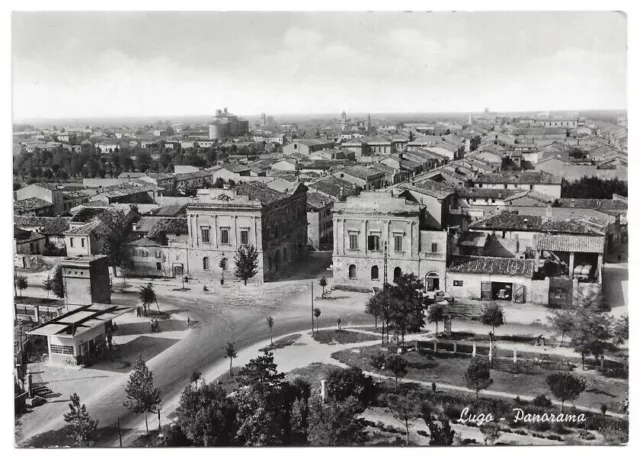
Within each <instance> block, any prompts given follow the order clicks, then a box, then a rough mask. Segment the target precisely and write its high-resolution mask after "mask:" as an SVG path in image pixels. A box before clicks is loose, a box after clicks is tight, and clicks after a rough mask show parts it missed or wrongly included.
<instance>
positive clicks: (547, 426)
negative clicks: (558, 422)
mask: <svg viewBox="0 0 640 456" xmlns="http://www.w3.org/2000/svg"><path fill="white" fill-rule="evenodd" d="M531 424H532V426H531V427H532V428H533V429H534V430H536V431H541V432H545V431H549V430H551V423H549V422H548V421H540V422H539V423H531Z"/></svg>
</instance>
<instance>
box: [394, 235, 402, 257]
mask: <svg viewBox="0 0 640 456" xmlns="http://www.w3.org/2000/svg"><path fill="white" fill-rule="evenodd" d="M393 251H394V252H396V253H399V252H402V235H401V234H394V235H393Z"/></svg>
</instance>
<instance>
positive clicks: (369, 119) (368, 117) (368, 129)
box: [367, 114, 371, 133]
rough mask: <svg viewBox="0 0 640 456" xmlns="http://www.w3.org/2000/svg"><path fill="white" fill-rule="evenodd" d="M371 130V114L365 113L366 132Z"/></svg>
mask: <svg viewBox="0 0 640 456" xmlns="http://www.w3.org/2000/svg"><path fill="white" fill-rule="evenodd" d="M370 132H371V114H369V115H367V133H370Z"/></svg>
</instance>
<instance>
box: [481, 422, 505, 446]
mask: <svg viewBox="0 0 640 456" xmlns="http://www.w3.org/2000/svg"><path fill="white" fill-rule="evenodd" d="M480 432H482V436H483V437H484V444H485V445H487V444H488V443H490V444H491V445H493V444H494V442H495V441H496V440H498V438H499V437H500V426H499V425H498V423H493V422H488V423H484V424H483V425H482V426H480Z"/></svg>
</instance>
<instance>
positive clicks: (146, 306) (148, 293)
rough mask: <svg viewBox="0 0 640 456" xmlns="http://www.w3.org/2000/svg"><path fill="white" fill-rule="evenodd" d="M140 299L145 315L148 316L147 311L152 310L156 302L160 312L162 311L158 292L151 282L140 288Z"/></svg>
mask: <svg viewBox="0 0 640 456" xmlns="http://www.w3.org/2000/svg"><path fill="white" fill-rule="evenodd" d="M138 296H139V297H140V302H141V303H142V310H143V312H144V314H145V315H147V311H148V310H151V304H153V303H154V302H155V303H156V305H157V306H158V312H159V311H160V306H159V305H158V299H157V297H156V292H155V290H154V289H153V284H152V283H151V282H149V283H148V284H147V285H141V286H140V292H139V293H138Z"/></svg>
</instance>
